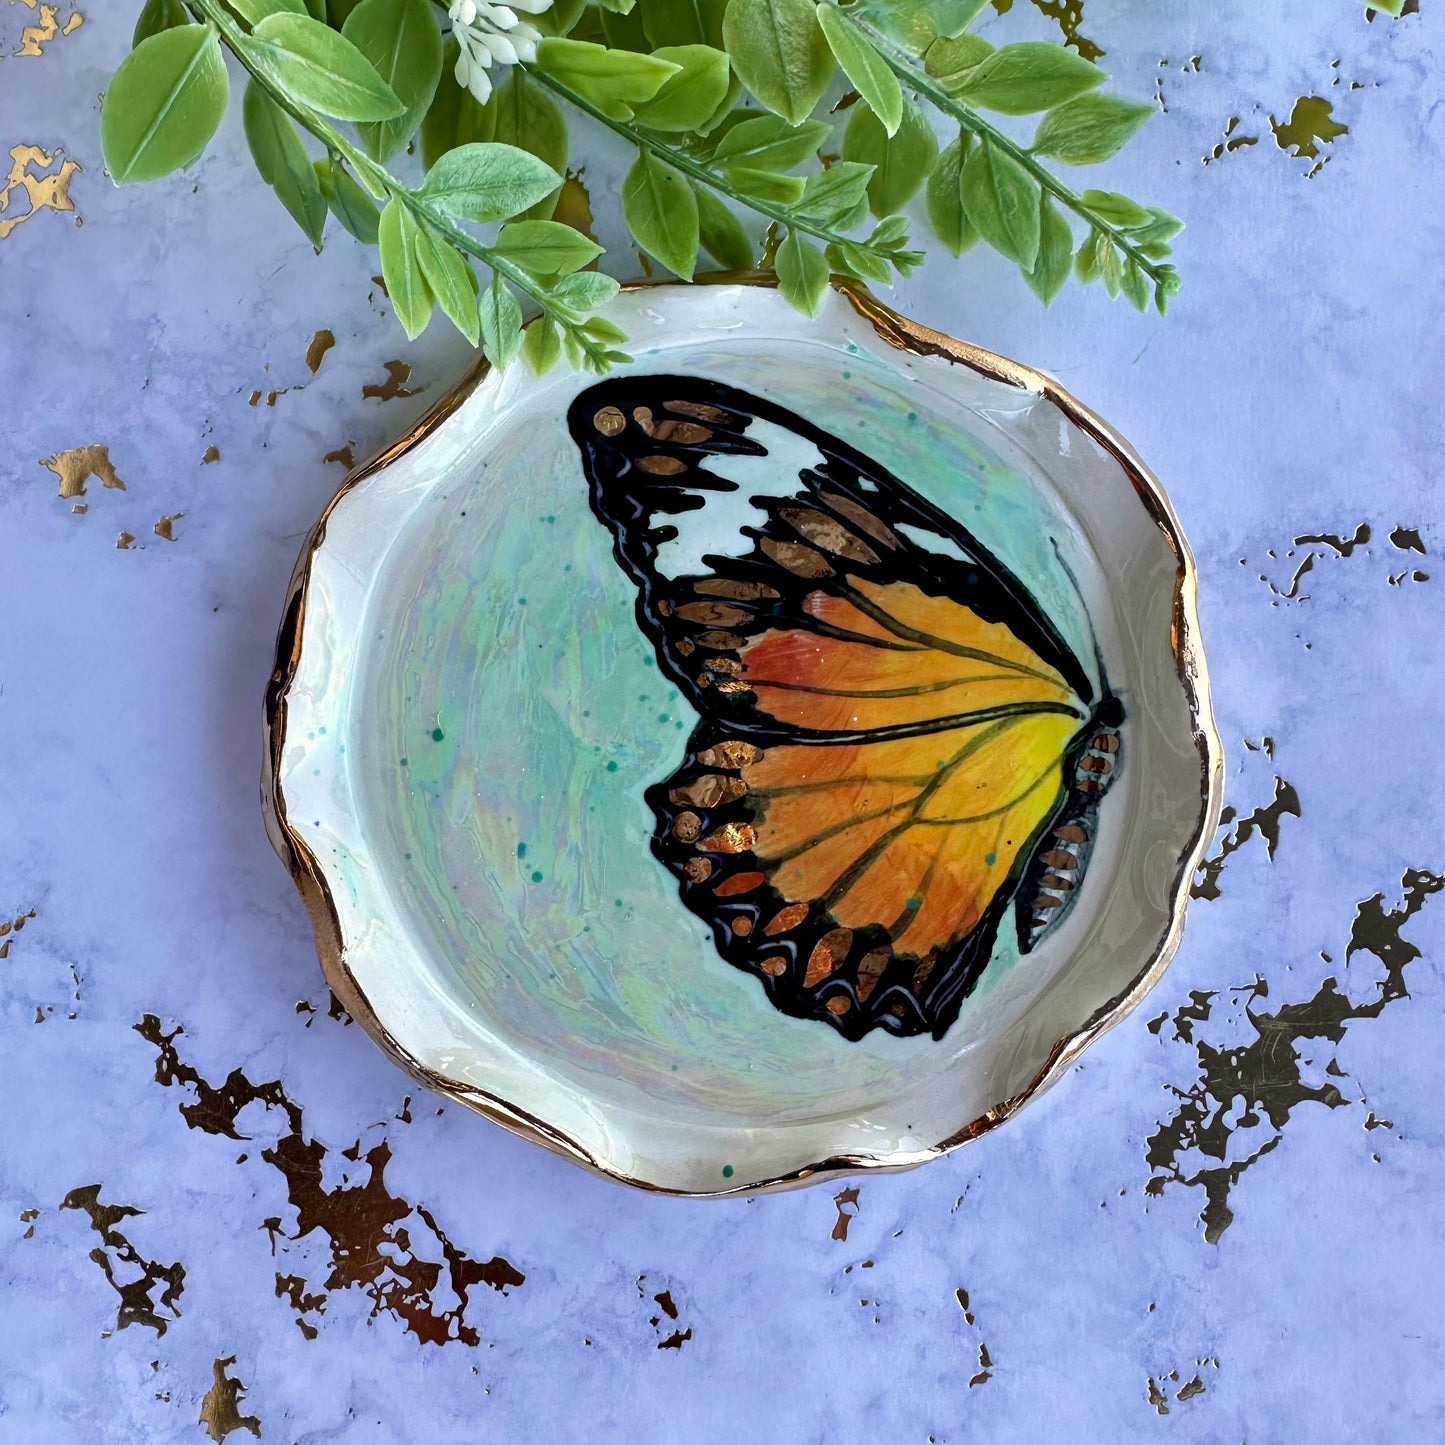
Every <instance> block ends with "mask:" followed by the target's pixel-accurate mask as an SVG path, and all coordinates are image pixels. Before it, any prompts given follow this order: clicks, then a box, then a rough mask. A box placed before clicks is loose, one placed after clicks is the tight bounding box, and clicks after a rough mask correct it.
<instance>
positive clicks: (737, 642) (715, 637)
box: [677, 632, 743, 652]
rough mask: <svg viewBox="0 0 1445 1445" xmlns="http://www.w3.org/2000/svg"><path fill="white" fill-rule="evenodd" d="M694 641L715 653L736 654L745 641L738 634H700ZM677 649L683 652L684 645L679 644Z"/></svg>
mask: <svg viewBox="0 0 1445 1445" xmlns="http://www.w3.org/2000/svg"><path fill="white" fill-rule="evenodd" d="M686 640H687V639H686V638H684V639H683V641H686ZM692 640H693V642H695V643H696V644H697V645H698V646H699V647H707V648H711V649H712V650H713V651H714V652H736V651H737V650H738V648H740V647H741V646H742V645H743V639H742V638H741V637H739V636H738V635H737V633H736V632H699V633H698V635H697V636H696V637H694V638H693V639H692ZM677 647H678V651H679V652H681V651H682V643H681V642H679V643H678V645H677Z"/></svg>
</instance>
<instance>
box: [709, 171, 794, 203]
mask: <svg viewBox="0 0 1445 1445" xmlns="http://www.w3.org/2000/svg"><path fill="white" fill-rule="evenodd" d="M723 179H724V180H725V181H726V182H727V183H728V185H729V186H731V187H732V188H733V190H735V191H736V192H737V193H738V194H739V195H740V196H741V197H742V198H743V199H744V200H754V201H765V202H768V203H769V204H771V205H775V206H792V205H796V204H797V203H798V202H799V201H801V200H802V199H803V194H804V191H805V190H806V186H805V184H804V181H803V178H802V176H780V175H779V174H778V173H777V172H776V171H755V170H753V169H752V168H751V167H750V166H724V167H723Z"/></svg>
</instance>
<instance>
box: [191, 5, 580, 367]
mask: <svg viewBox="0 0 1445 1445" xmlns="http://www.w3.org/2000/svg"><path fill="white" fill-rule="evenodd" d="M186 3H187V4H188V5H189V6H190V8H191V9H192V11H195V12H197V13H198V14H200V15H202V16H204V17H205V18H206V19H207V20H209V21H210V22H211V23H212V24H213V25H215V26H216V28H217V29H218V30H220V32H221V34H222V36H223V37H224V38H225V41H226V44H227V45H228V46H229V47H230V50H231V52H232V54H233V55H235V57H236V59H237V60H239V61H240V62H241V64H242V65H243V66H245V68H246V70H247V72H248V73H249V74H250V75H251V76H252V78H253V79H254V80H255V81H256V83H257V84H258V85H260V86H261V87H262V88H263V89H264V90H265V91H266V92H267V93H268V94H269V95H270V96H271V98H272V99H273V100H274V101H275V102H276V104H277V105H279V106H280V107H281V108H282V109H283V110H284V111H286V112H287V114H288V115H290V116H291V117H292V118H293V119H294V120H295V121H296V122H297V123H298V124H299V125H303V126H305V128H306V129H307V130H309V131H310V132H311V134H312V135H314V136H315V137H316V138H317V140H319V141H320V142H321V143H322V145H324V146H325V147H326V149H327V151H328V152H329V153H330V154H332V155H333V156H337V155H339V156H341V157H343V158H344V159H345V160H346V162H347V163H348V164H349V165H350V166H351V168H352V170H354V171H355V172H356V174H357V176H358V177H359V178H361V179H362V180H365V181H366V182H367V186H368V189H369V190H370V191H371V192H372V194H373V195H375V194H376V192H377V191H378V190H379V191H381V192H383V193H384V194H385V195H386V196H387V197H389V198H390V199H392V200H395V201H397V202H398V203H399V204H400V205H403V206H405V207H406V209H407V210H409V211H410V212H411V213H412V215H413V216H415V217H416V218H417V219H418V220H419V221H421V222H423V223H424V224H425V225H426V226H427V227H428V228H429V229H431V230H433V231H435V232H436V233H437V234H438V235H440V236H443V237H444V238H445V239H446V240H447V241H449V242H450V243H451V244H452V245H453V246H455V247H456V248H457V250H459V251H461V252H463V253H464V254H465V255H468V256H471V257H474V258H475V259H476V260H478V261H480V262H482V264H483V265H485V266H489V267H490V268H491V269H492V270H493V271H495V272H496V273H498V274H499V275H501V276H505V277H506V279H507V280H508V281H510V282H511V283H512V284H513V285H514V286H515V287H517V289H518V290H519V291H521V292H523V293H524V294H525V295H527V296H529V297H531V299H532V300H533V301H535V302H536V303H537V305H538V306H539V307H540V308H541V310H542V311H543V312H544V313H545V314H546V315H547V316H549V317H551V318H552V320H553V321H555V322H556V323H557V324H558V325H559V326H561V327H562V328H563V330H564V331H566V332H569V333H571V334H572V335H573V336H574V337H575V339H576V341H577V342H578V344H579V345H580V346H581V347H582V349H583V350H584V351H585V352H586V353H587V355H588V356H590V357H592V358H593V359H594V360H595V361H596V362H598V363H599V364H600V363H601V362H602V360H603V357H604V353H605V351H606V347H605V346H603V345H601V344H600V343H599V342H597V341H596V340H594V339H593V338H592V337H590V336H588V335H587V334H586V332H584V331H583V330H582V329H581V328H580V327H579V326H578V325H577V323H576V322H575V321H574V320H573V317H572V313H571V312H570V311H569V310H566V309H561V308H559V307H558V305H557V303H556V302H555V301H553V300H552V298H551V297H550V295H549V294H548V292H547V291H546V290H545V288H542V287H539V286H538V285H537V282H536V281H535V280H533V278H532V277H531V276H529V275H528V274H527V272H525V271H524V270H522V268H521V267H520V266H518V265H516V263H515V262H512V261H509V260H508V259H507V258H506V257H504V256H501V255H498V253H497V252H495V251H494V250H492V248H491V247H490V246H485V245H483V244H482V243H481V242H480V241H478V240H476V239H475V238H474V237H473V236H471V235H469V234H468V233H467V232H466V231H464V230H463V229H462V228H461V227H460V226H459V225H458V224H457V223H456V222H455V221H454V220H452V218H451V217H450V216H448V215H447V214H446V213H445V212H444V211H441V210H439V209H438V208H437V207H436V206H434V205H432V204H431V203H430V202H429V201H428V200H427V199H426V197H425V196H423V195H422V194H420V193H419V192H417V191H413V190H410V189H409V188H408V187H406V186H404V185H402V183H401V182H400V181H399V180H397V179H396V177H395V176H393V175H392V174H391V172H390V171H389V170H387V168H386V167H385V166H383V165H381V164H380V163H379V162H377V161H374V160H372V159H371V157H370V156H369V155H367V154H366V152H365V151H363V150H361V149H360V148H359V147H357V146H355V145H353V144H352V143H351V142H350V141H349V140H348V139H347V138H346V137H345V136H344V135H343V134H342V133H341V132H340V131H339V130H338V129H337V128H336V127H335V126H334V125H332V124H331V123H330V121H328V120H326V119H325V118H324V117H322V116H320V115H318V114H317V113H316V112H315V111H313V110H311V109H310V108H309V107H308V106H304V105H302V104H300V103H299V102H298V101H296V100H294V99H293V98H292V97H291V96H289V95H287V94H286V93H285V92H284V91H283V90H281V89H280V88H279V87H277V86H276V85H275V84H274V83H273V82H272V81H270V80H269V79H268V78H267V77H266V76H265V75H263V74H261V72H260V71H259V70H257V69H256V67H255V66H254V65H253V64H252V63H251V59H250V57H249V56H248V54H247V50H248V48H249V47H248V44H247V39H248V37H247V36H246V35H245V33H244V32H243V31H242V30H241V29H240V27H239V26H237V25H236V23H235V21H234V20H232V18H231V17H230V15H229V14H228V13H227V12H226V10H225V8H224V7H223V6H222V5H221V3H220V0H186Z"/></svg>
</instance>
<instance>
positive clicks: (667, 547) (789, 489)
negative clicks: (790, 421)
mask: <svg viewBox="0 0 1445 1445" xmlns="http://www.w3.org/2000/svg"><path fill="white" fill-rule="evenodd" d="M745 435H746V436H747V438H748V440H749V441H755V442H757V443H758V444H759V445H760V446H763V447H766V448H767V455H766V456H761V457H750V456H724V457H709V458H708V459H707V462H706V470H708V471H710V472H712V473H713V475H714V476H719V477H723V478H726V480H728V481H730V482H736V483H737V488H738V489H737V491H735V492H706V493H704V495H705V496H706V498H707V504H706V505H705V506H703V507H699V508H698V509H697V510H696V511H693V512H680V513H678V514H677V515H675V516H665V517H664V516H659V517H658V518H657V519H656V522H657V523H659V524H660V523H666V524H668V525H670V526H674V527H676V528H677V536H676V537H675V538H673V539H672V541H670V542H663V543H662V544H661V545H660V546H659V547H658V549H657V570H658V571H659V572H661V573H662V575H663V576H665V577H669V578H673V577H697V576H702V575H705V574H706V573H708V572H711V571H712V568H710V567H709V566H708V565H707V563H706V562H704V561H703V558H704V557H705V556H709V555H720V556H724V557H742V556H745V555H746V554H747V553H749V552H751V551H752V549H753V539H752V538H751V537H746V536H744V535H743V531H742V529H743V528H744V527H756V526H760V525H761V524H762V522H763V521H764V519H765V516H766V514H765V513H764V512H763V511H762V509H761V508H759V507H757V506H755V505H754V503H753V498H754V497H763V496H766V497H791V496H794V495H795V494H796V493H797V492H798V491H799V490H801V488H802V482H801V481H800V480H799V477H800V474H801V473H802V472H804V471H805V470H807V469H808V468H809V467H814V468H820V467H822V465H823V461H824V458H823V454H822V452H820V451H819V450H818V448H817V446H816V445H815V444H814V443H813V442H810V441H808V440H807V439H806V438H805V437H800V436H799V435H798V434H797V433H796V432H792V431H789V430H788V429H787V428H786V427H781V426H778V425H776V424H775V423H773V422H765V421H757V420H755V421H753V422H752V423H751V424H750V425H749V427H748V429H747V432H746V433H745Z"/></svg>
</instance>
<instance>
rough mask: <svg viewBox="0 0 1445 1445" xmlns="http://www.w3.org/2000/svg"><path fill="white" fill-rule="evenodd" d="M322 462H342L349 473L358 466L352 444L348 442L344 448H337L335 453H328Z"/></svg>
mask: <svg viewBox="0 0 1445 1445" xmlns="http://www.w3.org/2000/svg"><path fill="white" fill-rule="evenodd" d="M321 460H322V461H323V462H340V463H341V465H342V466H343V467H345V468H346V470H347V471H348V472H349V471H350V470H351V469H352V468H353V467H354V466H355V465H356V458H355V457H354V456H353V455H352V452H351V443H350V442H347V444H346V445H345V446H344V447H337V448H336V450H335V451H334V452H327V453H326V455H325V456H324V457H322V458H321Z"/></svg>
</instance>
